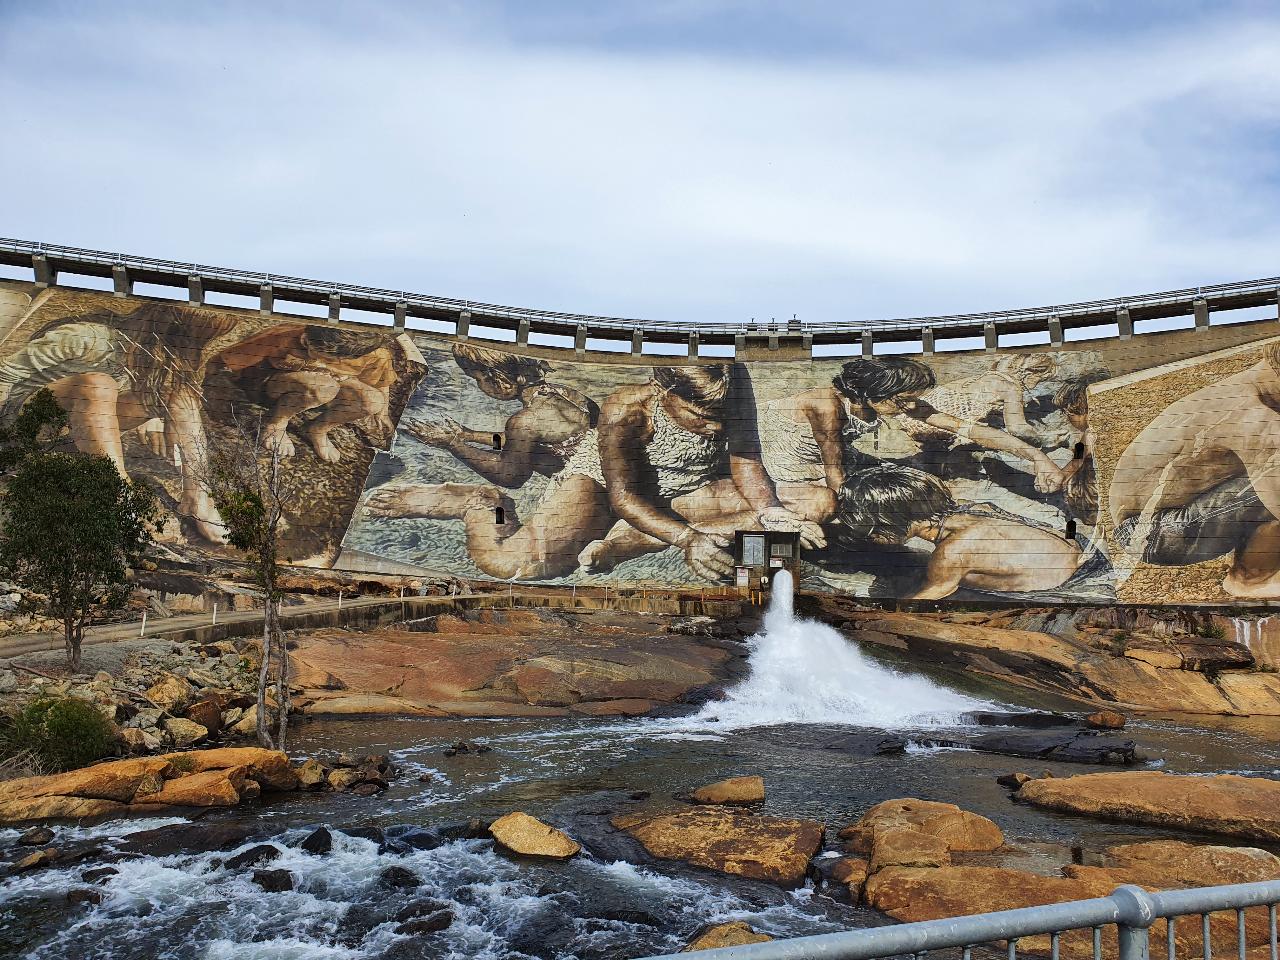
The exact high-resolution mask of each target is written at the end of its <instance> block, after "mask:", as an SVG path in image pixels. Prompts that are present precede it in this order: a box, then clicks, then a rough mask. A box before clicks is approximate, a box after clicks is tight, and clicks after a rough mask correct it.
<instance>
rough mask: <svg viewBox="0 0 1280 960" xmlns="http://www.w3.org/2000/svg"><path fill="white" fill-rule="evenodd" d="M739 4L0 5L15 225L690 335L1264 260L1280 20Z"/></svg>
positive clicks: (1162, 284)
mask: <svg viewBox="0 0 1280 960" xmlns="http://www.w3.org/2000/svg"><path fill="white" fill-rule="evenodd" d="M748 6H749V8H750V10H749V13H750V16H749V17H748V20H749V21H750V22H751V23H753V24H756V27H755V30H756V33H751V34H749V35H748V37H747V39H742V40H736V41H735V42H734V43H732V44H728V45H726V44H723V43H717V42H716V41H715V39H714V37H713V32H712V31H711V29H710V26H709V25H713V24H714V23H716V22H724V18H728V17H731V16H732V11H728V10H726V9H725V8H724V7H723V5H720V4H711V3H703V4H696V5H692V6H690V5H674V6H673V5H669V4H668V5H655V6H654V7H649V8H646V7H641V6H634V7H631V6H628V7H623V8H615V9H621V10H622V12H621V13H615V14H614V15H613V16H612V17H608V16H606V15H604V14H600V15H597V16H595V17H594V18H592V19H591V20H589V21H584V20H583V19H582V18H581V17H579V18H576V19H575V18H573V17H571V16H569V14H568V13H566V12H565V11H564V10H561V11H559V12H558V13H557V14H556V15H555V16H549V17H548V18H547V21H546V22H538V21H537V19H536V18H531V17H522V16H521V15H519V14H518V13H512V12H510V10H508V11H506V12H503V11H502V10H501V9H500V8H490V7H482V8H474V7H471V6H449V5H446V6H441V7H437V8H433V11H432V12H431V13H430V14H429V15H422V14H420V13H417V12H416V8H410V7H392V6H388V7H380V8H376V10H375V13H374V14H373V15H371V16H370V18H369V19H368V20H367V21H363V22H362V21H356V20H354V19H353V15H352V14H351V12H350V10H351V8H319V12H318V13H316V14H315V15H313V16H306V15H304V13H305V11H306V10H311V9H313V8H311V7H308V8H295V10H294V13H292V14H287V15H286V14H276V15H274V17H272V18H267V16H266V15H264V14H262V13H259V12H254V11H253V10H252V9H251V8H238V7H235V8H230V9H231V12H230V13H229V14H225V13H224V14H223V15H221V16H213V15H210V14H207V13H201V12H199V11H198V10H197V11H196V12H190V11H188V12H185V13H174V12H169V11H166V10H165V9H164V8H152V9H149V10H146V11H145V12H138V11H135V12H133V13H132V14H129V13H125V14H121V15H115V16H107V15H105V14H104V13H103V12H102V9H100V8H91V7H79V6H75V7H56V8H54V13H53V14H52V15H50V16H45V17H41V18H38V19H37V18H31V17H23V16H18V15H16V14H13V13H9V14H0V16H5V17H6V20H7V22H8V28H7V29H4V30H3V31H0V33H2V34H3V37H4V39H3V40H0V82H2V83H3V84H4V86H5V89H6V90H7V91H9V95H8V96H7V97H6V99H5V101H4V105H3V107H0V110H2V111H3V113H2V114H0V122H2V123H3V126H4V129H5V131H6V141H7V142H8V144H9V145H10V146H9V149H8V150H6V151H5V152H4V154H3V157H2V158H0V172H3V173H4V175H5V177H6V182H7V183H8V184H10V190H9V191H8V192H7V197H6V201H5V205H6V210H5V217H4V220H5V223H6V224H7V227H6V228H5V229H6V232H8V233H10V234H13V235H18V236H23V237H26V238H31V239H42V240H48V241H52V242H65V243H70V244H76V245H84V246H96V247H104V248H107V249H119V250H125V251H128V252H134V253H142V254H148V255H154V256H161V257H170V258H175V259H190V260H197V261H201V262H212V263H218V264H226V265H232V266H241V267H247V268H251V269H260V270H268V271H271V272H276V273H293V274H297V275H303V276H312V277H317V278H320V279H333V280H342V281H350V282H364V283H372V284H376V285H379V286H386V287H391V288H404V289H410V290H416V291H419V292H425V293H437V294H441V295H445V296H457V297H469V298H471V299H475V300H488V301H496V302H507V303H516V304H520V305H526V306H537V307H545V308H549V309H561V310H576V311H583V312H599V313H608V314H618V315H624V316H642V317H647V318H653V319H703V320H707V321H709V322H711V321H736V320H742V319H745V318H747V317H749V316H758V317H759V316H771V315H772V316H790V315H791V313H793V312H795V313H798V314H799V315H800V316H801V317H802V318H805V319H809V320H815V321H819V320H835V319H871V318H882V317H890V316H904V315H921V314H929V313H947V312H959V311H965V310H977V309H989V308H1000V307H1013V306H1024V305H1033V304H1037V303H1047V302H1061V301H1064V300H1070V299H1086V298H1093V297H1100V296H1107V295H1113V294H1124V293H1138V292H1145V291H1148V290H1154V289H1161V288H1166V287H1182V286H1187V285H1195V284H1197V283H1211V282H1217V281H1223V280H1231V279H1242V278H1246V277H1253V276H1262V275H1266V274H1268V273H1271V272H1274V270H1275V265H1274V253H1275V250H1276V249H1277V248H1280V246H1278V241H1280V227H1277V225H1276V223H1275V220H1274V217H1272V216H1270V215H1269V211H1271V210H1274V209H1276V200H1277V177H1276V172H1277V171H1276V162H1277V161H1276V159H1275V158H1276V156H1277V154H1276V149H1275V148H1276V145H1277V144H1276V129H1277V119H1280V58H1277V57H1276V56H1275V51H1276V50H1277V49H1280V21H1277V20H1276V19H1265V18H1262V17H1260V16H1256V15H1253V14H1250V13H1248V12H1245V13H1232V14H1230V15H1226V16H1220V17H1217V18H1214V19H1212V20H1210V21H1206V20H1205V19H1204V18H1203V17H1198V18H1192V19H1187V20H1186V21H1185V22H1182V23H1177V22H1173V23H1169V24H1167V25H1165V26H1164V27H1163V28H1161V29H1158V30H1157V29H1151V28H1149V26H1147V25H1142V28H1141V29H1137V28H1134V29H1132V30H1124V31H1121V30H1115V31H1107V30H1104V29H1094V28H1089V29H1086V27H1081V26H1079V25H1076V26H1070V25H1066V26H1064V25H1063V23H1062V15H1061V12H1060V9H1059V8H1058V7H1057V6H1056V5H1049V6H1041V7H1040V10H1041V11H1042V12H1043V13H1044V19H1042V21H1041V24H1042V25H1043V24H1050V25H1054V30H1053V31H1052V32H1051V35H1050V36H1049V37H1048V38H1041V39H1040V40H1039V41H1037V42H1033V41H1032V40H1030V39H1026V38H1028V37H1031V36H1034V35H1035V28H1036V26H1037V24H1036V23H1035V22H1033V21H1032V20H1030V19H1029V18H1028V16H1027V15H1026V13H1025V9H1026V8H1027V7H1029V6H1031V5H1026V4H1017V5H1003V4H997V5H995V6H993V7H992V8H991V9H992V10H993V11H995V12H996V13H998V14H1000V16H999V18H998V19H999V21H1000V23H1001V24H1003V26H1002V29H1003V30H1005V32H1006V35H1007V36H1008V37H1009V38H1010V40H1011V44H1010V45H1009V46H1008V47H1007V48H1006V49H1002V50H1000V51H999V52H991V51H989V50H987V51H985V52H983V53H981V54H979V55H972V54H966V52H965V50H963V49H957V48H956V47H955V46H954V45H948V44H947V43H943V42H941V41H937V42H935V43H934V44H933V45H932V46H931V47H929V50H932V53H933V56H925V55H923V53H925V52H928V51H923V52H922V51H914V52H912V53H910V55H908V54H904V53H901V52H900V49H899V48H900V43H898V42H890V40H889V39H884V40H883V42H874V41H875V38H874V37H864V38H861V39H860V40H859V39H856V38H853V39H851V38H852V37H853V32H852V30H851V29H850V23H849V22H848V21H847V20H841V21H840V22H839V24H838V25H837V26H836V27H834V28H833V30H832V32H833V33H834V34H838V35H839V37H838V38H837V39H839V38H844V39H843V40H841V41H840V42H836V41H835V40H830V39H829V40H828V41H827V42H825V43H819V42H818V41H817V40H816V39H813V37H814V36H815V32H814V29H813V28H814V27H816V26H817V25H820V21H819V20H817V19H815V18H814V17H809V18H808V19H806V18H804V17H799V16H791V17H787V18H782V15H781V14H779V15H778V16H779V18H781V19H785V20H786V24H785V29H780V33H784V34H785V37H786V43H785V44H784V45H783V46H784V47H785V50H784V55H775V56H769V55H766V54H764V53H761V52H759V51H758V50H757V49H756V47H763V46H766V45H767V44H765V43H764V41H765V40H767V32H764V31H766V26H767V23H768V20H769V17H768V15H767V14H768V11H767V10H763V9H762V8H761V7H760V6H759V5H754V4H753V5H748ZM1015 8H1016V9H1015ZM112 9H113V10H114V9H115V7H114V5H113V7H112ZM477 9H478V10H479V12H476V11H477ZM512 9H518V8H512ZM938 9H939V10H940V11H945V10H946V9H947V8H946V7H941V8H938ZM138 10H139V11H141V10H143V8H138ZM628 11H630V15H629V16H628V15H627V13H628ZM637 11H641V12H637ZM1051 14H1052V15H1051ZM944 16H945V14H944V13H941V12H940V13H939V18H942V17H944ZM832 22H833V23H835V21H832ZM797 23H799V24H800V26H797ZM953 25H954V24H953ZM629 26H630V27H631V28H633V29H634V32H635V33H637V34H639V35H641V36H644V37H647V38H648V39H647V40H646V41H645V42H640V41H636V40H632V41H630V42H627V41H626V40H625V39H620V37H623V35H624V34H626V32H627V29H628V27H629ZM891 26H892V25H891ZM1086 26H1088V25H1086ZM570 27H576V28H577V29H576V31H575V30H572V29H570ZM802 28H804V29H802ZM946 28H947V24H946V23H935V24H933V27H932V28H931V31H925V34H926V36H928V35H935V40H936V35H939V34H942V33H946ZM956 29H958V30H960V36H962V37H967V36H972V35H974V34H975V33H977V32H978V30H977V29H976V27H975V26H974V25H973V24H962V25H961V26H958V27H956ZM806 31H808V32H806ZM738 32H739V33H741V32H742V30H741V28H739V30H738ZM761 34H763V35H761ZM1064 35H1066V36H1069V37H1070V38H1071V42H1069V43H1066V42H1062V41H1061V38H1062V37H1063V36H1064ZM681 38H684V39H683V40H681ZM690 38H693V39H690ZM699 38H701V39H699ZM751 38H754V39H755V41H756V42H755V43H754V45H753V44H752V43H749V42H748V40H749V39H751ZM896 38H898V34H896V33H895V34H893V38H890V39H896ZM1017 38H1023V39H1024V40H1025V42H1023V43H1017V42H1012V41H1016V40H1017ZM1055 38H1056V40H1057V42H1051V41H1054V40H1055ZM695 41H696V42H695ZM806 45H809V46H812V48H813V49H815V50H817V51H818V52H819V53H820V54H821V55H815V56H814V57H812V58H806V57H805V56H804V55H803V53H804V50H805V49H806Z"/></svg>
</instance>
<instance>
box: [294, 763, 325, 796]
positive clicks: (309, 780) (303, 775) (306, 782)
mask: <svg viewBox="0 0 1280 960" xmlns="http://www.w3.org/2000/svg"><path fill="white" fill-rule="evenodd" d="M294 773H295V774H296V775H297V777H298V788H299V789H301V790H316V789H318V788H320V787H322V786H324V784H325V781H326V777H327V775H328V771H326V770H325V768H324V764H322V763H321V762H320V761H319V760H315V759H307V760H304V761H302V763H300V764H299V765H298V766H297V767H295V768H294Z"/></svg>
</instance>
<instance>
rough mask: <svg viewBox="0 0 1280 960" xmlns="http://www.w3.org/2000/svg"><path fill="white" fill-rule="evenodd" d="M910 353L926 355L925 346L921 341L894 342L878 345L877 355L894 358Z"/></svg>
mask: <svg viewBox="0 0 1280 960" xmlns="http://www.w3.org/2000/svg"><path fill="white" fill-rule="evenodd" d="M909 353H924V344H923V343H922V342H921V341H919V340H893V341H887V342H885V343H877V344H876V355H877V356H885V357H893V356H902V355H903V354H909Z"/></svg>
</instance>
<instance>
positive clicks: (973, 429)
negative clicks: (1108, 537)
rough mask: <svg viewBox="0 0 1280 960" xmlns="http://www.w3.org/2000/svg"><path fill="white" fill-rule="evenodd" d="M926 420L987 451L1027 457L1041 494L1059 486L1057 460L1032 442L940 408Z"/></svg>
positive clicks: (1060, 475)
mask: <svg viewBox="0 0 1280 960" xmlns="http://www.w3.org/2000/svg"><path fill="white" fill-rule="evenodd" d="M925 423H927V424H929V425H930V426H931V427H938V428H939V429H940V430H946V431H947V432H948V433H955V434H962V435H964V436H967V437H968V438H969V439H970V440H972V441H973V442H974V443H976V444H977V445H978V446H980V447H985V448H986V449H988V450H999V451H1002V452H1004V453H1009V454H1012V455H1013V456H1015V457H1019V458H1020V459H1022V460H1026V461H1027V462H1028V463H1029V464H1031V467H1032V469H1033V470H1034V471H1035V477H1036V489H1037V490H1039V491H1040V492H1041V493H1052V492H1053V491H1054V490H1057V489H1059V488H1060V487H1061V486H1062V471H1061V470H1059V469H1058V465H1057V464H1056V463H1054V462H1053V461H1052V460H1050V459H1049V458H1048V457H1046V456H1045V455H1044V453H1043V452H1042V451H1040V450H1037V449H1036V448H1035V447H1033V446H1031V444H1029V443H1026V442H1025V441H1022V440H1019V439H1018V438H1017V437H1014V436H1011V435H1010V434H1008V433H1005V432H1004V431H1003V430H997V429H995V428H994V427H988V426H987V425H986V424H982V423H972V422H970V421H967V420H961V419H960V418H959V417H953V416H952V415H951V414H949V413H942V412H941V411H934V412H933V413H932V414H930V415H929V416H928V417H926V418H925Z"/></svg>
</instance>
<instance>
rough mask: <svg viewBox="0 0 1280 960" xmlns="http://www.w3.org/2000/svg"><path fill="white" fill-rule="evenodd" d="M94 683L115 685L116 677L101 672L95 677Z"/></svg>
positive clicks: (103, 671)
mask: <svg viewBox="0 0 1280 960" xmlns="http://www.w3.org/2000/svg"><path fill="white" fill-rule="evenodd" d="M93 682H94V683H115V677H113V676H111V674H109V673H107V671H105V670H99V671H98V672H97V673H95V674H94V675H93Z"/></svg>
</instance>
